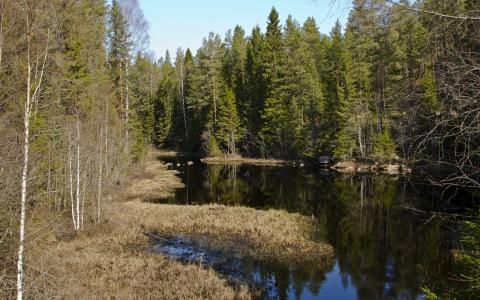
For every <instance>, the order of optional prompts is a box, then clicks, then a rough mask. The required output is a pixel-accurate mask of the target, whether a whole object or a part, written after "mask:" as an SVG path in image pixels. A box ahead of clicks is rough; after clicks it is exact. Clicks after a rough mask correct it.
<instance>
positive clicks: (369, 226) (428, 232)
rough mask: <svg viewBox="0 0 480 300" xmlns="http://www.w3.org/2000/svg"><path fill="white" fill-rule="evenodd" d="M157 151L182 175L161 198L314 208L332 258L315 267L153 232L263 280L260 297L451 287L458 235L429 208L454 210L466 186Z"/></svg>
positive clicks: (390, 293)
mask: <svg viewBox="0 0 480 300" xmlns="http://www.w3.org/2000/svg"><path fill="white" fill-rule="evenodd" d="M161 159H162V160H163V161H166V162H171V163H173V165H174V166H175V168H176V169H177V170H179V171H180V172H181V173H180V174H179V176H180V177H181V179H182V181H183V183H184V184H185V188H183V189H179V190H177V191H176V193H175V196H174V197H172V198H170V199H167V200H164V201H163V202H164V203H176V204H185V205H192V204H195V205H196V204H208V203H219V204H224V205H241V206H249V207H254V208H257V209H269V208H277V209H284V210H287V211H290V212H298V213H301V214H304V215H307V216H315V218H316V219H317V220H318V222H319V223H320V225H322V228H324V230H323V231H321V232H320V233H318V234H319V235H321V236H319V237H318V238H321V239H323V240H325V241H326V242H328V243H330V244H331V245H332V246H333V247H334V250H335V261H334V263H332V265H331V266H330V267H328V268H326V269H325V270H324V271H323V273H322V274H318V273H316V272H310V270H308V268H306V269H300V270H299V269H298V268H293V267H292V266H284V265H274V264H271V263H268V262H258V261H252V260H249V259H248V258H238V257H237V255H236V254H235V253H230V254H227V253H222V252H221V251H220V250H217V249H214V248H212V243H210V244H209V243H202V241H192V240H189V239H188V238H182V237H163V238H162V239H160V240H157V241H155V247H156V248H155V251H158V252H162V253H164V254H167V255H170V256H171V257H173V258H174V259H179V260H182V261H186V262H188V261H191V260H195V259H197V258H198V257H201V259H202V260H203V262H204V264H205V265H207V266H210V267H212V268H213V269H215V270H216V271H218V272H219V273H221V274H223V275H225V276H231V275H232V274H236V275H235V276H237V275H238V276H237V277H238V278H240V279H241V280H247V281H248V283H249V284H259V285H262V286H263V288H264V290H265V291H266V292H265V293H263V294H262V295H261V297H260V298H265V299H324V300H328V299H346V300H349V299H423V296H422V291H421V287H422V286H425V285H428V286H430V287H432V286H434V287H436V288H438V290H442V291H448V290H449V289H452V288H456V289H457V288H460V286H459V283H458V281H457V280H454V275H453V274H454V273H455V272H456V271H458V270H455V269H454V268H455V267H454V263H453V260H452V256H451V253H450V250H451V249H452V248H453V247H455V246H456V245H457V243H458V236H457V234H456V230H455V229H456V228H455V223H453V222H450V221H449V220H448V219H446V218H444V217H442V215H439V214H434V213H430V212H431V211H452V210H455V207H453V206H452V204H453V203H457V204H458V202H457V200H456V199H460V198H461V199H462V201H467V202H468V201H470V200H471V199H469V198H468V197H467V196H466V195H458V194H457V195H455V198H452V197H451V198H448V196H447V194H445V193H443V192H442V191H440V190H435V189H433V188H431V187H430V186H429V185H424V184H421V183H419V180H417V179H415V180H414V179H413V178H408V177H403V176H382V175H374V174H363V175H360V174H355V175H339V174H335V173H331V172H330V171H328V170H318V169H317V170H308V169H304V168H298V167H297V168H296V167H290V166H283V167H278V166H277V167H270V166H254V165H205V164H203V163H201V162H199V161H195V162H194V164H193V165H190V166H189V165H188V164H186V160H187V158H184V157H175V158H171V157H163V158H161ZM412 181H413V182H412ZM440 199H442V200H441V201H440ZM471 201H473V200H471ZM207 244H208V245H207ZM185 251H186V252H185ZM185 253H186V254H185ZM218 255H221V256H224V258H225V259H226V261H227V263H226V264H225V263H223V264H221V266H220V267H219V266H218V264H217V265H216V263H215V261H216V258H215V257H216V256H218ZM186 257H187V258H186ZM229 261H230V262H231V263H228V262H229ZM226 266H227V267H226ZM228 266H230V267H228ZM247 266H248V267H247ZM232 268H234V269H233V270H232ZM239 270H240V271H239Z"/></svg>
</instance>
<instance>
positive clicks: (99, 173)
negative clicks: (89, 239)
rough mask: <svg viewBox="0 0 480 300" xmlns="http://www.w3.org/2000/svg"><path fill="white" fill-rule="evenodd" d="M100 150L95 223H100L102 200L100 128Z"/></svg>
mask: <svg viewBox="0 0 480 300" xmlns="http://www.w3.org/2000/svg"><path fill="white" fill-rule="evenodd" d="M99 140H100V143H99V145H100V149H99V154H98V155H99V159H98V162H99V163H98V194H97V211H96V214H95V221H96V223H97V224H98V223H100V214H101V200H102V175H103V174H102V171H103V168H102V162H103V159H102V152H103V151H102V146H101V142H102V128H101V127H100V139H99Z"/></svg>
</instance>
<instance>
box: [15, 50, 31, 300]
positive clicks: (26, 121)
mask: <svg viewBox="0 0 480 300" xmlns="http://www.w3.org/2000/svg"><path fill="white" fill-rule="evenodd" d="M29 60H30V59H29ZM30 82H31V66H30V61H29V62H28V75H27V101H26V103H25V111H24V120H23V124H24V136H25V137H24V142H23V155H24V156H23V171H22V196H21V200H20V228H19V231H20V238H19V246H18V260H17V300H22V299H23V253H24V244H25V214H26V202H27V179H28V178H27V176H28V151H29V148H30V144H29V143H30V141H29V139H30V113H31V111H30V109H31V107H30V104H31V103H30V101H31V98H30V93H31V91H30V88H31V85H30V84H31V83H30Z"/></svg>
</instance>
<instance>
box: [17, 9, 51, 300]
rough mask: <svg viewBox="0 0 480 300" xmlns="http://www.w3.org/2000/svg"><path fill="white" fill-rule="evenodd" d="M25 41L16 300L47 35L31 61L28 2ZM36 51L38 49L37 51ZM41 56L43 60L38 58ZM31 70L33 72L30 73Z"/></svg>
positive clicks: (21, 274) (19, 298)
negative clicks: (32, 122) (34, 118)
mask: <svg viewBox="0 0 480 300" xmlns="http://www.w3.org/2000/svg"><path fill="white" fill-rule="evenodd" d="M24 10H25V25H26V27H25V28H26V40H27V45H26V48H27V58H26V59H27V74H26V76H27V78H26V79H27V85H26V98H25V103H24V113H23V127H24V131H23V133H24V137H23V138H24V139H23V169H22V179H21V198H20V220H19V221H20V226H19V242H18V245H19V246H18V259H17V300H22V299H23V295H24V263H23V260H24V252H25V218H26V213H27V212H26V210H27V208H26V203H27V182H28V164H29V150H30V118H31V116H32V109H33V107H34V105H35V104H36V102H37V101H38V98H39V91H40V89H41V87H42V80H43V74H44V71H45V65H46V62H47V56H48V35H47V41H46V45H47V46H45V50H44V53H43V54H39V52H35V53H36V57H35V58H34V59H32V57H31V55H32V54H31V51H32V49H31V48H32V43H31V41H32V33H33V32H32V26H33V24H32V23H31V18H30V13H31V12H30V9H29V2H28V0H25V1H24ZM37 50H38V49H37ZM40 55H41V56H43V59H41V58H40ZM32 61H33V62H32ZM32 70H33V72H32ZM38 70H40V71H39V72H38Z"/></svg>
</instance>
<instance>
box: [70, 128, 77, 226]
mask: <svg viewBox="0 0 480 300" xmlns="http://www.w3.org/2000/svg"><path fill="white" fill-rule="evenodd" d="M71 149H72V137H71V133H70V132H68V169H69V173H70V174H69V179H70V203H71V206H72V220H73V228H74V229H75V230H77V219H76V217H75V208H74V207H75V198H74V197H73V169H72V150H71Z"/></svg>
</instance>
